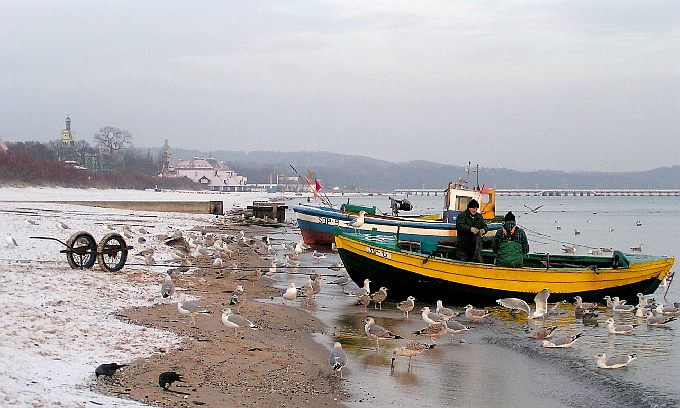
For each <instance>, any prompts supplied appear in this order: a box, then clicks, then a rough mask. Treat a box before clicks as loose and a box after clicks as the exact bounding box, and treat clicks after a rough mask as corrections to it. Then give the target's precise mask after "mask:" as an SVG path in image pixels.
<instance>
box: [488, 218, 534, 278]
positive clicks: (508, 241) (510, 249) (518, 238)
mask: <svg viewBox="0 0 680 408" xmlns="http://www.w3.org/2000/svg"><path fill="white" fill-rule="evenodd" d="M493 252H494V253H495V254H496V265H498V266H507V267H511V268H521V267H522V266H523V263H524V255H525V254H528V253H529V241H528V240H527V234H525V233H524V230H523V229H521V228H520V227H518V226H517V224H516V223H515V214H513V213H512V211H508V213H507V214H505V218H504V223H503V228H501V229H499V230H498V231H496V236H494V239H493Z"/></svg>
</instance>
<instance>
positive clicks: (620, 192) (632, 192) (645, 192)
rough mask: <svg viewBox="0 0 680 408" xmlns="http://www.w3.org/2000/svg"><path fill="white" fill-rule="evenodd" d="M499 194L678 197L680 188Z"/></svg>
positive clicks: (504, 191) (506, 193)
mask: <svg viewBox="0 0 680 408" xmlns="http://www.w3.org/2000/svg"><path fill="white" fill-rule="evenodd" d="M496 195H498V196H541V197H566V196H573V197H617V196H620V197H636V196H639V197H649V196H663V197H673V196H674V197H678V196H680V190H670V189H658V190H651V189H650V190H643V189H637V190H636V189H594V188H587V189H578V188H573V189H569V188H567V189H559V188H541V189H524V188H518V189H499V188H497V189H496Z"/></svg>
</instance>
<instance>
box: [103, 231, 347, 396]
mask: <svg viewBox="0 0 680 408" xmlns="http://www.w3.org/2000/svg"><path fill="white" fill-rule="evenodd" d="M226 228H228V229H233V228H237V229H241V227H240V226H233V225H230V226H227V227H226ZM242 229H243V230H244V232H246V236H252V235H253V234H255V235H257V234H258V233H267V232H271V231H270V230H268V229H260V228H257V227H244V228H242ZM221 232H224V231H221ZM235 261H236V262H238V263H239V264H241V263H244V264H247V265H248V266H249V268H252V267H261V268H264V269H266V268H267V267H268V264H267V262H266V261H265V260H264V259H263V258H262V257H260V256H259V255H257V254H256V253H255V252H254V251H253V250H252V249H251V248H239V255H238V259H235ZM237 276H238V272H237V273H233V272H232V271H228V272H226V271H222V272H220V271H216V270H215V269H213V268H206V269H199V270H198V271H197V272H196V274H194V275H192V276H190V275H180V276H178V275H177V274H174V277H173V281H174V282H175V285H176V286H177V288H185V289H187V290H186V292H187V293H190V294H191V295H194V296H197V297H199V298H200V300H199V302H200V304H201V306H204V307H205V308H207V309H209V310H210V312H211V314H210V315H208V316H203V315H201V316H198V317H197V318H196V328H193V327H191V319H190V318H189V317H187V316H182V315H180V314H179V313H178V311H177V307H176V300H175V301H173V302H172V303H161V304H156V305H152V306H148V307H134V308H130V309H125V310H121V311H120V312H119V313H118V314H117V317H118V318H119V319H121V320H123V321H124V322H127V323H131V324H135V325H140V326H143V327H149V328H154V329H159V330H165V331H169V332H172V333H174V334H176V335H178V336H179V337H180V338H181V344H180V346H179V347H177V348H174V349H169V350H155V352H154V353H153V355H151V356H150V357H146V358H141V359H137V360H134V361H132V362H130V363H129V366H128V367H125V369H123V370H120V371H119V372H118V373H116V375H115V376H114V379H115V381H110V382H109V381H101V380H100V381H97V383H95V384H93V385H92V386H91V389H92V390H93V391H95V392H100V393H103V394H106V395H110V396H115V397H121V398H127V399H132V400H136V401H139V402H142V403H145V404H149V405H154V406H194V405H206V406H260V407H285V406H297V405H302V403H303V402H304V405H311V406H326V407H343V406H344V405H343V404H342V401H343V400H345V399H346V398H347V397H348V393H347V392H346V391H345V390H344V386H343V384H342V380H340V379H339V378H336V376H335V373H334V372H333V371H332V370H330V368H329V367H328V364H327V358H328V351H329V349H327V348H326V347H324V345H322V344H321V343H318V342H317V341H316V340H314V337H313V334H314V333H322V332H323V331H324V328H325V327H324V325H323V323H321V322H320V321H319V320H318V319H317V318H316V317H314V316H313V315H312V314H311V313H309V312H308V311H306V310H304V309H302V308H299V307H296V306H288V305H283V304H276V301H277V300H279V299H281V297H280V296H281V293H280V290H279V289H276V288H274V287H273V286H272V285H271V283H272V280H271V279H269V278H267V277H262V278H261V279H260V280H259V281H257V282H255V285H254V286H253V284H252V283H251V282H248V281H236V280H235V278H236V277H237ZM238 284H241V285H242V286H243V287H244V288H245V294H246V301H245V302H243V303H242V304H240V305H238V306H240V310H239V313H240V314H241V315H242V316H243V317H246V318H248V319H250V320H252V321H253V322H254V323H256V324H257V325H259V326H260V329H259V330H245V329H242V330H240V331H239V334H238V335H236V334H235V333H234V330H233V329H229V328H226V327H225V326H224V325H223V324H222V323H221V321H220V317H221V311H222V309H224V308H225V307H228V306H229V299H230V296H231V294H230V292H231V291H233V289H234V288H235V287H236V285H238ZM177 292H180V291H179V290H178V291H177ZM159 293H160V281H159ZM175 296H177V293H176V294H175ZM159 297H160V295H159ZM261 300H265V301H261ZM238 306H237V307H236V308H238ZM164 371H176V372H177V373H180V374H182V375H183V377H184V378H185V382H184V383H180V382H177V383H175V384H173V386H172V387H170V390H175V391H179V392H181V393H178V392H168V391H164V390H162V389H161V388H160V386H159V385H158V375H159V374H160V373H161V372H164ZM187 394H188V395H187Z"/></svg>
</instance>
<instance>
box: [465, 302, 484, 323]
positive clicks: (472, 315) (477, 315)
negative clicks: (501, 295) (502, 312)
mask: <svg viewBox="0 0 680 408" xmlns="http://www.w3.org/2000/svg"><path fill="white" fill-rule="evenodd" d="M487 316H490V313H489V312H487V311H486V310H484V309H475V308H474V306H472V305H467V306H465V317H467V318H468V320H472V321H473V322H480V321H482V320H484V318H485V317H487Z"/></svg>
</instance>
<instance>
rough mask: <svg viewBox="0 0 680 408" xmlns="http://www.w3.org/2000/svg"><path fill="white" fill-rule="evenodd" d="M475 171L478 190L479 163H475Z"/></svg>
mask: <svg viewBox="0 0 680 408" xmlns="http://www.w3.org/2000/svg"><path fill="white" fill-rule="evenodd" d="M475 173H477V190H479V163H477V170H475Z"/></svg>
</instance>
